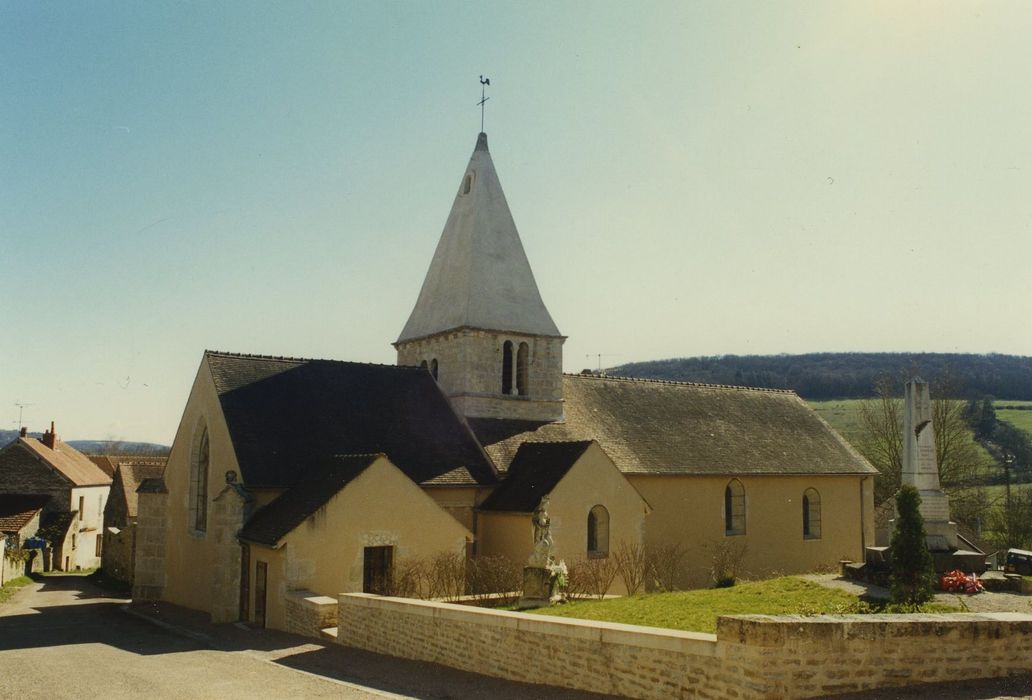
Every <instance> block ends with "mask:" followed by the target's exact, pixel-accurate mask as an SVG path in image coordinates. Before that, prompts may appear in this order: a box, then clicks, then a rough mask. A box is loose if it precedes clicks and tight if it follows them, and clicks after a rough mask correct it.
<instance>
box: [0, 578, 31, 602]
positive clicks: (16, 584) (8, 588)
mask: <svg viewBox="0 0 1032 700" xmlns="http://www.w3.org/2000/svg"><path fill="white" fill-rule="evenodd" d="M30 583H32V579H31V578H29V577H28V576H19V577H18V578H12V579H11V580H10V581H8V582H7V583H5V584H4V585H3V586H0V603H6V602H7V601H8V600H10V598H11V596H13V595H14V592H15V591H17V590H18V589H19V588H21V587H22V586H27V585H29V584H30Z"/></svg>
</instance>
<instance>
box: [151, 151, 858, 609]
mask: <svg viewBox="0 0 1032 700" xmlns="http://www.w3.org/2000/svg"><path fill="white" fill-rule="evenodd" d="M564 341H565V337H564V336H563V335H562V334H561V333H560V331H559V329H558V327H557V325H556V324H555V322H554V321H553V319H552V318H551V315H550V314H549V312H548V310H547V309H546V307H545V305H544V303H543V301H542V299H541V296H540V293H539V291H538V288H537V284H536V282H535V280H534V276H533V273H532V271H531V268H530V264H529V262H528V260H527V256H526V254H525V252H524V249H523V245H522V242H521V241H520V237H519V234H518V232H517V230H516V226H515V223H514V221H513V217H512V214H511V213H510V210H509V207H508V204H507V202H506V199H505V195H504V193H503V191H502V188H501V184H500V181H499V179H498V176H497V173H496V171H495V168H494V164H493V162H492V158H491V154H490V152H489V150H488V145H487V136H486V134H483V133H481V134H480V135H479V136H478V138H477V142H476V146H475V149H474V151H473V155H472V157H471V159H470V161H469V164H468V165H467V167H466V169H465V171H464V173H463V175H462V177H461V179H460V181H459V188H458V192H457V193H456V196H455V200H454V202H453V204H452V209H451V212H450V214H449V216H448V219H447V222H446V224H445V227H444V231H443V233H442V235H441V238H440V242H439V243H438V246H437V249H436V251H435V253H434V256H433V259H432V261H431V263H430V267H429V271H428V272H427V275H426V279H425V280H424V283H423V286H422V289H421V291H420V293H419V296H418V299H417V301H416V303H415V306H414V308H413V311H412V314H411V316H410V317H409V319H408V321H407V323H406V324H405V326H404V328H403V330H402V332H401V334H400V336H399V337H398V339H397V341H396V342H395V343H394V346H395V348H396V349H397V357H398V360H397V366H382V365H370V364H361V363H351V362H341V361H333V360H311V359H300V358H280V357H263V356H256V355H246V354H236V353H226V352H216V351H207V352H205V353H204V355H203V357H202V359H201V363H200V367H199V369H198V372H197V375H196V377H195V379H194V383H193V387H192V389H191V392H190V396H189V398H188V400H187V403H186V407H185V410H184V413H183V418H182V421H181V422H180V425H179V428H178V431H177V434H176V437H175V441H174V442H173V445H172V450H171V453H170V455H169V460H168V466H167V468H166V469H165V472H164V474H163V477H162V478H161V479H148V480H145V481H143V482H142V484H141V486H140V489H139V499H140V505H139V525H138V527H139V532H138V535H137V537H138V538H139V545H138V547H137V564H136V581H135V587H134V597H136V598H138V599H147V598H161V599H164V600H169V601H172V602H174V603H178V604H181V605H185V606H187V607H191V608H195V609H198V610H204V611H207V612H209V613H210V614H211V616H212V618H213V619H215V620H219V621H227V620H237V619H244V620H250V621H252V622H256V623H257V624H264V625H269V626H272V627H280V628H289V626H290V625H289V621H288V620H287V617H288V613H287V607H288V603H289V600H290V598H291V596H292V595H295V594H297V592H299V591H306V592H310V593H311V594H312V595H321V596H336V595H337V594H338V593H341V592H349V591H367V592H386V590H387V587H386V586H385V585H384V581H387V580H389V579H390V577H391V570H392V566H394V565H395V564H396V563H397V562H399V561H401V560H403V559H406V558H410V557H420V556H422V557H426V556H431V555H433V554H435V553H437V552H441V551H445V552H454V553H460V554H462V555H464V556H468V557H478V556H488V555H490V556H505V557H507V558H509V559H511V560H512V561H514V562H518V563H522V561H523V560H525V559H526V557H527V555H528V553H529V552H530V550H531V548H532V546H533V524H532V522H531V517H530V516H531V513H532V512H533V511H534V510H535V508H537V507H538V505H539V504H540V503H541V499H542V497H543V496H546V495H547V496H549V502H548V503H549V505H548V510H549V514H550V516H551V521H552V534H553V537H554V542H555V549H556V554H557V556H558V557H560V558H563V559H565V560H566V561H567V562H576V561H578V560H585V559H593V558H606V557H610V556H613V553H614V552H615V551H616V550H617V548H618V547H621V546H625V547H643V546H645V547H658V546H669V547H677V548H680V549H681V550H682V551H683V552H684V567H683V571H682V572H681V575H680V579H679V581H678V584H679V585H681V586H701V585H708V584H709V583H710V569H711V564H712V562H713V558H714V556H715V555H716V553H717V552H719V551H721V550H727V549H729V548H730V549H733V550H734V551H735V552H737V555H736V556H738V557H739V559H740V561H738V562H736V564H737V565H738V566H739V570H740V572H741V573H742V574H746V575H750V576H765V575H770V574H772V573H773V572H786V573H792V572H803V571H809V570H812V569H814V568H817V567H826V566H831V565H835V564H836V563H837V562H838V561H839V560H841V559H851V560H860V558H861V557H862V555H863V551H864V547H865V546H866V545H867V544H870V543H871V542H873V527H874V518H873V505H874V504H873V476H874V474H875V473H876V472H875V470H874V469H873V467H871V466H870V464H868V463H867V462H866V461H865V460H864V459H863V458H862V457H861V456H860V455H859V454H857V453H856V452H855V451H854V450H853V449H852V448H851V447H850V446H849V445H848V444H847V443H846V442H845V441H844V440H843V439H842V438H841V436H839V435H838V434H837V433H835V431H834V430H832V429H831V428H830V427H829V426H828V425H827V424H826V423H825V422H824V421H823V420H821V419H820V418H819V417H818V416H817V415H816V414H815V413H814V412H813V411H812V410H810V409H809V408H808V407H807V406H806V404H805V403H804V402H803V401H802V400H801V399H800V398H799V397H798V396H796V395H795V394H794V393H792V392H789V391H775V390H760V389H749V388H743V387H733V386H709V385H700V384H689V383H675V382H654V381H642V380H632V379H621V378H615V377H605V376H596V375H593V374H587V375H584V374H580V375H568V374H563V371H562V347H563V343H564ZM613 590H614V592H619V591H620V590H621V589H620V584H619V583H616V584H615V585H614V588H613Z"/></svg>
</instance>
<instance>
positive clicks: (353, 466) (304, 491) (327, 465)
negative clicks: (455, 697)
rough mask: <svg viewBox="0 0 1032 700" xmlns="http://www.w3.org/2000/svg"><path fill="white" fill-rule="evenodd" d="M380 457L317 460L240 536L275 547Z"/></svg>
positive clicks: (258, 515)
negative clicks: (302, 477)
mask: <svg viewBox="0 0 1032 700" xmlns="http://www.w3.org/2000/svg"><path fill="white" fill-rule="evenodd" d="M381 456H383V455H351V456H342V457H330V458H328V459H323V460H321V461H320V462H319V463H318V464H315V465H313V466H312V467H311V468H310V469H309V470H308V473H307V474H306V475H305V478H304V479H303V480H301V481H299V482H298V483H297V485H296V486H294V487H293V488H291V489H289V490H287V491H286V492H284V493H283V494H282V495H280V496H279V497H278V498H277V499H276V500H274V501H273V502H272V503H269V504H268V505H267V506H265V507H264V508H261V509H259V510H258V511H257V512H255V514H254V515H253V516H251V518H250V520H248V521H247V523H246V524H245V525H244V528H243V530H242V531H241V532H240V537H241V538H242V539H244V540H248V541H250V542H258V543H260V544H267V545H269V546H275V545H276V543H278V542H279V541H280V539H282V538H283V537H284V536H286V535H287V534H288V533H289V532H290V531H291V530H293V529H294V528H296V527H297V526H298V525H300V524H301V523H303V522H304V521H305V518H307V517H308V516H310V515H312V514H313V513H315V512H316V511H317V510H319V509H320V508H322V507H323V506H324V505H326V503H327V502H328V501H329V500H330V499H331V498H333V497H334V496H336V495H337V494H338V493H340V491H341V489H343V488H344V487H345V486H347V485H348V484H349V483H350V482H351V480H352V479H354V478H355V477H356V476H358V475H359V474H361V473H362V472H363V471H365V469H366V467H368V466H369V465H370V464H372V463H373V462H375V461H376V460H377V459H378V458H379V457H381Z"/></svg>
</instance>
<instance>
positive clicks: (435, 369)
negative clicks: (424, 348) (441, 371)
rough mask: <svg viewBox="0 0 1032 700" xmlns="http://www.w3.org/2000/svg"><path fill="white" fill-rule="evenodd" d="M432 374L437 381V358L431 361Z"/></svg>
mask: <svg viewBox="0 0 1032 700" xmlns="http://www.w3.org/2000/svg"><path fill="white" fill-rule="evenodd" d="M430 374H432V375H434V379H437V358H436V357H435V358H434V359H432V360H430Z"/></svg>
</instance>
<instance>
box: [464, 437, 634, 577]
mask: <svg viewBox="0 0 1032 700" xmlns="http://www.w3.org/2000/svg"><path fill="white" fill-rule="evenodd" d="M596 505H603V506H605V508H606V510H608V511H609V555H610V556H613V554H615V552H616V551H617V549H618V548H619V547H620V545H621V543H627V544H629V545H637V544H641V543H642V541H643V536H644V530H645V527H646V510H647V505H646V503H645V501H644V500H642V497H641V495H640V494H639V493H638V492H637V491H636V490H635V489H634V487H633V486H631V484H630V483H629V482H628V480H627V479H626V478H624V476H623V474H621V473H620V471H619V470H618V469H617V468H616V466H615V465H614V464H613V462H612V460H610V459H609V457H608V456H607V455H606V453H605V452H604V451H603V450H602V449H601V448H600V447H599V446H598V445H597V444H593V445H591V446H590V447H588V449H587V450H586V451H585V452H584V454H583V455H581V457H580V459H578V460H577V462H576V463H575V464H574V465H573V466H572V467H571V468H570V470H569V471H568V472H567V473H566V476H564V477H563V478H562V480H560V482H559V483H558V484H557V485H556V486H555V487H554V488H553V489H552V492H551V498H550V501H549V506H548V515H549V518H550V520H551V522H552V525H551V532H552V541H553V542H554V543H555V556H556V559H562V560H564V561H566V562H567V564H570V563H572V562H574V561H577V560H579V559H584V558H585V557H586V556H587V551H588V512H589V511H590V510H591V509H592V508H593V507H594V506H596ZM649 517H651V516H649ZM479 520H480V522H479V526H480V527H479V530H478V533H477V535H478V538H479V542H480V547H479V548H478V554H484V555H495V554H501V555H504V556H506V557H508V558H510V559H512V560H513V561H516V562H520V563H522V562H524V561H526V560H527V557H528V556H529V555H530V552H531V550H532V549H533V547H534V528H533V525H532V524H531V519H530V513H492V512H482V513H480V514H479ZM614 586H615V587H614V589H613V592H621V591H622V590H623V589H622V582H621V581H619V580H617V581H616V582H615V584H614Z"/></svg>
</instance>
